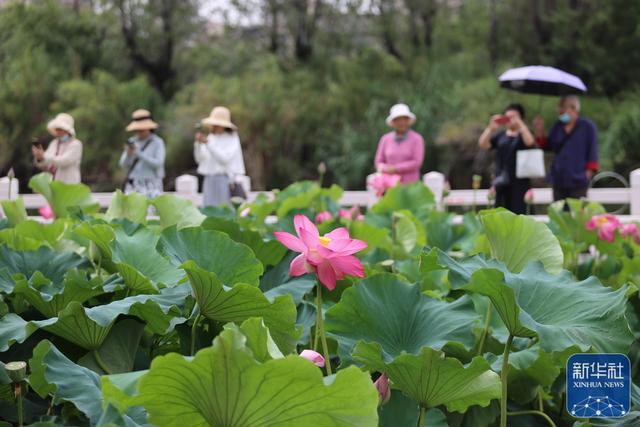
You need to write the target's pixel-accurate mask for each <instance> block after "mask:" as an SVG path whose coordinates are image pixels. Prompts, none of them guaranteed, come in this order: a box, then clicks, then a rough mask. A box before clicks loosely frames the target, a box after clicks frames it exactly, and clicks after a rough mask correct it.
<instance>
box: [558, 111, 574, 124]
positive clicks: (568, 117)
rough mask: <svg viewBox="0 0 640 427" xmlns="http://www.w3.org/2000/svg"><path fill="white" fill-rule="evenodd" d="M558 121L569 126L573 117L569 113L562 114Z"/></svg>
mask: <svg viewBox="0 0 640 427" xmlns="http://www.w3.org/2000/svg"><path fill="white" fill-rule="evenodd" d="M558 120H560V122H562V123H564V124H567V123H569V122H570V121H571V115H570V114H569V113H562V114H560V115H559V116H558Z"/></svg>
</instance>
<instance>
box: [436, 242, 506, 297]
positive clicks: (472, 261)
mask: <svg viewBox="0 0 640 427" xmlns="http://www.w3.org/2000/svg"><path fill="white" fill-rule="evenodd" d="M431 253H436V254H437V258H438V261H437V262H438V264H439V265H440V266H441V267H443V268H445V269H447V270H449V274H448V279H449V284H450V285H451V287H452V288H453V289H460V288H461V287H462V286H464V285H466V284H467V283H469V282H470V281H471V275H472V274H473V273H474V272H475V271H477V270H479V269H481V268H497V269H502V268H504V264H502V263H500V261H498V260H495V259H487V258H486V257H485V256H484V255H483V254H480V255H476V256H473V257H470V258H464V259H461V260H455V259H453V258H451V257H450V256H449V255H447V254H446V253H444V252H442V251H441V250H440V249H432V250H431V252H430V254H431ZM431 262H433V259H432V258H431Z"/></svg>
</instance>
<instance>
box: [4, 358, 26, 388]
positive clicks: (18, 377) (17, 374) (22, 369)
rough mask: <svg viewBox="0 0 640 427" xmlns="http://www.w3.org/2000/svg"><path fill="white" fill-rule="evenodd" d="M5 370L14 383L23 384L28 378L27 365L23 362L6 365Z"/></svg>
mask: <svg viewBox="0 0 640 427" xmlns="http://www.w3.org/2000/svg"><path fill="white" fill-rule="evenodd" d="M4 370H5V371H7V375H9V378H11V381H12V382H14V383H21V382H22V381H24V379H25V378H26V376H27V364H26V363H25V362H22V361H18V362H9V363H7V364H6V365H4Z"/></svg>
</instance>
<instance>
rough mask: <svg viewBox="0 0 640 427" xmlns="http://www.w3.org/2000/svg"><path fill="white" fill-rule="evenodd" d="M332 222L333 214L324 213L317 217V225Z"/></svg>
mask: <svg viewBox="0 0 640 427" xmlns="http://www.w3.org/2000/svg"><path fill="white" fill-rule="evenodd" d="M327 221H331V212H329V211H322V212H320V213H318V215H316V224H318V225H320V224H322V223H323V222H327Z"/></svg>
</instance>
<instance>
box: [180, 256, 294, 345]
mask: <svg viewBox="0 0 640 427" xmlns="http://www.w3.org/2000/svg"><path fill="white" fill-rule="evenodd" d="M182 268H184V270H185V271H186V272H187V276H188V278H189V284H190V285H191V287H192V289H193V295H194V298H195V300H196V302H197V303H198V307H199V309H200V313H201V314H202V315H203V316H205V317H207V318H209V319H212V320H215V321H218V322H242V321H244V320H246V319H248V318H250V317H262V319H263V320H264V323H265V325H267V327H268V328H269V331H270V332H271V334H272V335H273V339H274V340H275V342H276V343H277V344H278V346H279V347H280V348H281V349H283V351H285V352H286V353H289V352H291V351H292V350H293V349H294V348H295V343H296V341H297V339H298V337H299V336H300V332H299V331H298V330H297V328H296V326H295V323H296V306H295V304H294V303H293V300H292V298H291V297H290V296H289V295H283V296H279V297H277V298H275V299H274V301H273V302H270V301H269V300H268V299H267V298H266V297H265V295H264V294H263V293H262V291H260V289H259V288H257V287H255V286H252V285H247V284H244V283H237V284H236V285H235V286H233V287H231V288H227V287H225V286H223V282H222V281H221V280H220V279H219V278H218V276H217V275H216V274H215V273H213V272H210V271H206V270H204V269H202V268H200V267H199V266H198V265H197V264H196V263H195V262H193V261H187V262H186V263H184V264H183V265H182Z"/></svg>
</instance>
